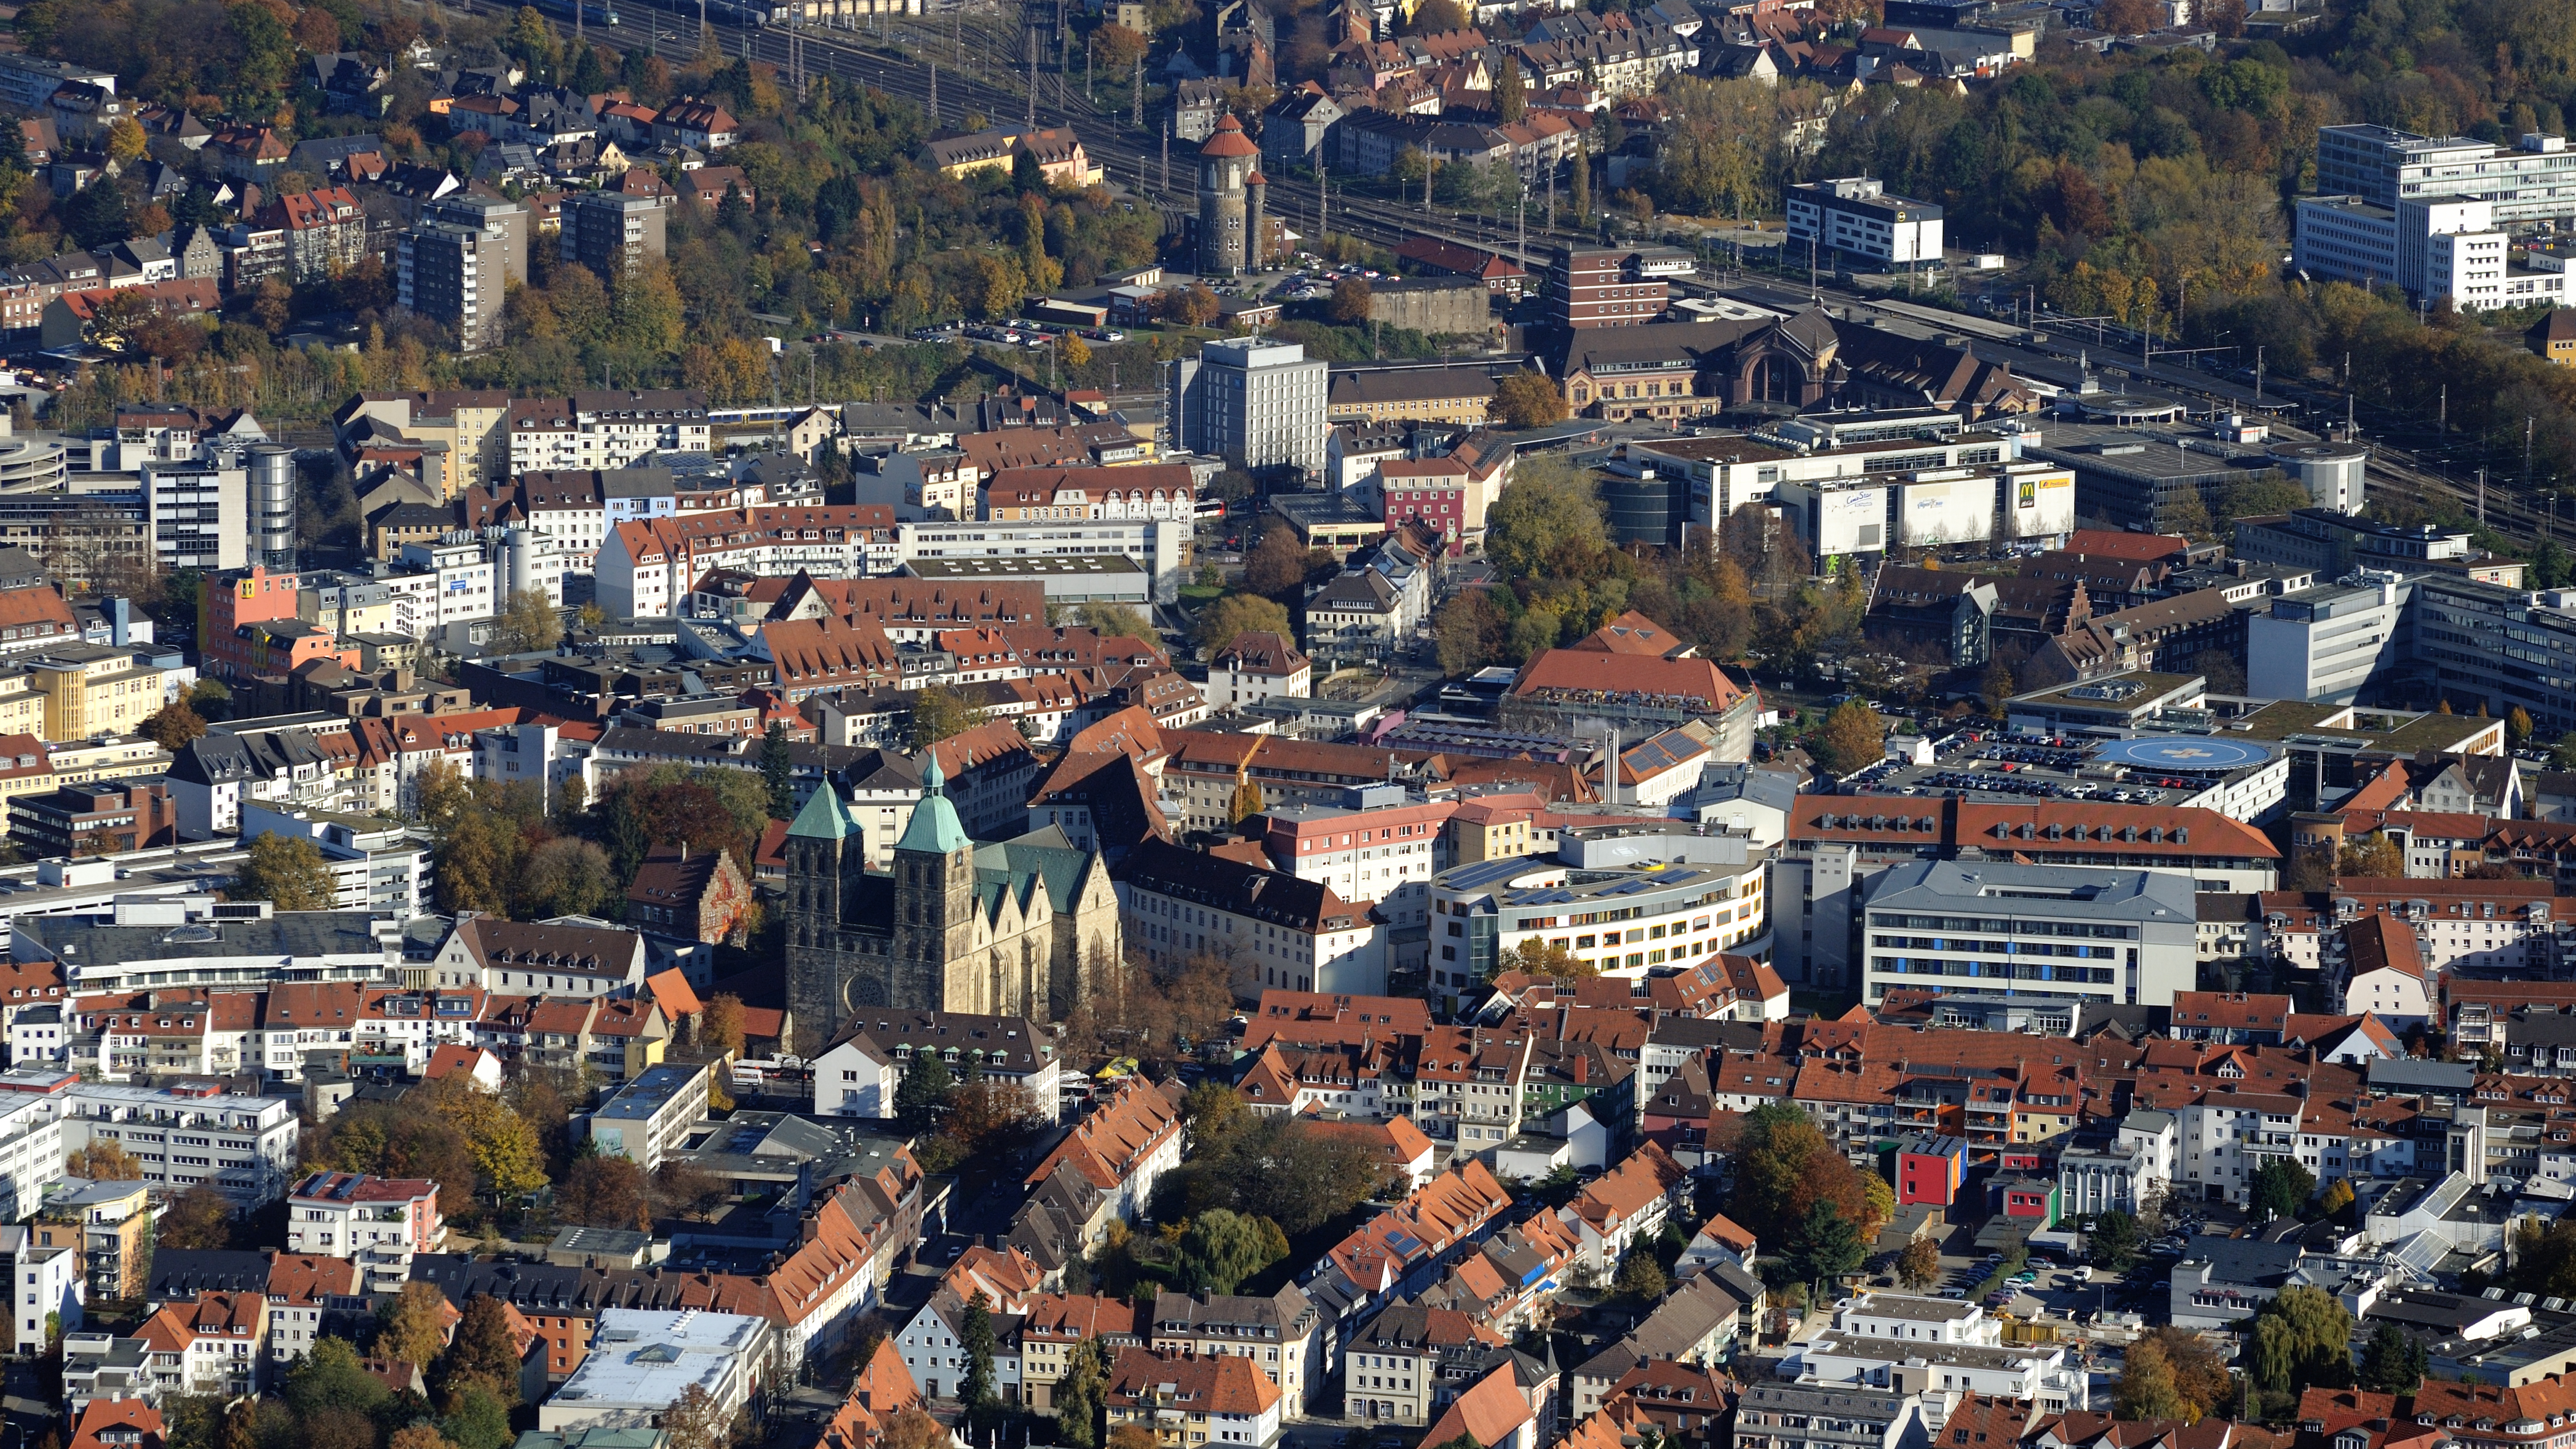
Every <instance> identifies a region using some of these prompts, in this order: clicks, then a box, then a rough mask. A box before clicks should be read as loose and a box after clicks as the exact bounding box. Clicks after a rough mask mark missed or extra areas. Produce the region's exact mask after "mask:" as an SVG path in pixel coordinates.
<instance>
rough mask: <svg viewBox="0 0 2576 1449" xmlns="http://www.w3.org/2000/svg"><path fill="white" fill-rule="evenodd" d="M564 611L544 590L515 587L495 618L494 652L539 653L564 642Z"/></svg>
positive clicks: (493, 632)
mask: <svg viewBox="0 0 2576 1449" xmlns="http://www.w3.org/2000/svg"><path fill="white" fill-rule="evenodd" d="M563 636H564V627H563V615H562V613H561V612H559V611H558V610H557V609H556V608H555V606H554V601H553V600H551V599H548V598H547V597H546V596H545V593H544V592H543V591H542V590H538V589H513V590H512V591H511V592H510V601H509V602H508V603H507V604H505V605H503V606H502V609H501V617H499V618H497V619H495V620H493V621H492V652H493V653H495V654H538V653H543V652H545V651H547V650H550V649H552V648H554V647H555V646H556V645H557V644H560V643H562V642H563Z"/></svg>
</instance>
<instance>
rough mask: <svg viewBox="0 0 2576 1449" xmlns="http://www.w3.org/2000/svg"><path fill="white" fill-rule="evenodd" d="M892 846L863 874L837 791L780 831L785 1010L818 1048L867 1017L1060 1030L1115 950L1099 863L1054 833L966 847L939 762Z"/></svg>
mask: <svg viewBox="0 0 2576 1449" xmlns="http://www.w3.org/2000/svg"><path fill="white" fill-rule="evenodd" d="M922 786H923V791H924V793H923V796H922V800H921V803H920V804H919V805H918V806H916V807H915V808H914V810H913V812H912V819H911V822H910V823H909V824H908V825H907V826H906V827H905V829H904V833H903V836H902V838H901V839H899V840H897V841H896V842H895V846H894V869H893V871H892V873H891V874H886V875H878V874H872V873H871V872H869V871H868V869H867V868H866V867H867V858H868V851H867V847H866V842H865V841H864V839H863V838H862V831H861V828H860V826H859V823H858V821H857V820H856V819H854V818H852V816H851V815H850V812H849V808H848V807H847V806H846V805H845V804H843V803H842V801H841V798H840V794H839V792H838V791H837V790H836V789H833V788H831V787H829V786H826V787H825V788H823V789H819V790H816V791H815V792H814V795H813V797H812V798H811V799H809V800H808V801H807V802H806V803H805V808H804V809H802V810H800V811H798V812H797V815H796V819H795V821H794V823H792V824H791V825H790V826H789V827H788V831H787V840H786V844H785V853H786V856H787V903H786V910H785V921H784V925H785V930H786V941H787V959H786V963H785V964H786V972H787V1005H788V1009H789V1010H790V1011H791V1012H793V1013H794V1015H795V1019H796V1024H797V1025H798V1026H799V1027H801V1028H805V1029H809V1030H811V1031H814V1032H816V1033H818V1037H817V1040H818V1042H820V1043H830V1042H834V1041H837V1040H839V1039H840V1036H841V1033H842V1026H843V1023H844V1021H845V1020H846V1019H847V1018H848V1017H849V1016H850V1015H851V1014H852V1013H854V1012H856V1011H860V1010H864V1009H867V1008H871V1007H881V1006H882V1007H895V1008H900V1009H905V1010H929V1011H956V1012H970V1013H973V1014H976V1015H980V1016H1020V1017H1026V1018H1028V1019H1029V1020H1032V1021H1039V1022H1048V1021H1058V1020H1062V1019H1063V1018H1064V1017H1065V1016H1066V1015H1067V1014H1069V1013H1070V1012H1071V1011H1072V1010H1073V1005H1074V1003H1075V1002H1076V1001H1077V1000H1079V999H1080V998H1081V996H1082V994H1083V992H1084V991H1085V989H1086V979H1087V968H1088V967H1089V965H1090V964H1091V963H1093V962H1096V961H1108V960H1115V959H1117V956H1118V954H1119V952H1120V951H1121V950H1122V949H1123V942H1122V939H1121V936H1120V931H1119V923H1118V898H1117V896H1116V894H1115V893H1114V891H1113V890H1112V889H1111V886H1110V881H1109V866H1108V863H1107V862H1106V861H1104V860H1103V859H1102V858H1101V857H1100V855H1099V853H1098V852H1097V851H1084V850H1078V849H1075V848H1074V847H1073V846H1072V845H1071V844H1070V843H1069V842H1068V841H1067V840H1066V839H1065V836H1064V834H1063V832H1062V831H1061V830H1057V829H1054V828H1049V829H1046V830H1041V831H1037V832H1035V833H1033V834H1030V835H1024V836H1020V837H1018V838H1017V839H1013V840H1007V841H995V842H982V843H979V842H977V841H975V840H973V839H971V838H970V837H969V836H968V835H967V834H966V830H965V827H964V825H963V824H961V823H960V822H959V820H958V817H957V809H956V806H955V805H954V804H952V803H951V802H950V801H949V799H948V796H947V791H946V781H945V780H944V779H943V778H942V777H941V775H940V772H939V766H938V762H937V760H936V759H933V760H932V761H931V763H930V768H929V769H928V771H926V772H925V773H924V775H923V776H922Z"/></svg>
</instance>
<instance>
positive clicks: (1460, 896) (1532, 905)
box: [1430, 857, 1770, 989]
mask: <svg viewBox="0 0 2576 1449" xmlns="http://www.w3.org/2000/svg"><path fill="white" fill-rule="evenodd" d="M1764 876H1765V869H1764V863H1763V862H1762V861H1761V860H1760V859H1758V858H1757V859H1749V860H1746V861H1743V862H1740V863H1734V864H1727V863H1718V862H1710V863H1700V862H1697V861H1693V862H1691V863H1688V864H1678V865H1657V866H1654V867H1649V868H1647V869H1644V870H1579V869H1575V868H1573V867H1571V866H1568V865H1566V864H1565V863H1563V862H1562V861H1557V860H1547V859H1541V858H1536V857H1520V858H1510V857H1507V858H1504V859H1501V860H1487V861H1479V862H1477V863H1475V864H1472V865H1461V866H1456V867H1453V868H1451V869H1449V870H1445V871H1442V872H1441V873H1440V874H1438V875H1436V876H1433V877H1432V878H1431V920H1430V925H1431V973H1432V974H1431V984H1432V986H1433V988H1434V989H1439V988H1442V987H1449V988H1453V989H1454V988H1457V987H1463V986H1466V985H1469V984H1471V983H1473V982H1477V981H1482V980H1484V979H1486V978H1487V977H1489V976H1491V975H1493V968H1494V963H1495V961H1496V960H1497V959H1499V958H1500V957H1501V955H1502V953H1504V952H1506V951H1511V950H1516V949H1518V948H1519V947H1521V946H1522V945H1525V944H1545V945H1549V946H1560V947H1563V948H1564V949H1566V950H1567V951H1569V952H1571V953H1573V955H1574V956H1575V958H1576V959H1578V960H1580V961H1582V962H1584V963H1585V964H1586V965H1587V966H1591V967H1593V968H1595V969H1596V970H1597V972H1598V973H1599V974H1600V975H1603V976H1623V977H1630V978H1637V977H1642V976H1644V975H1645V974H1646V973H1647V972H1649V971H1652V970H1653V969H1655V968H1656V967H1658V966H1663V965H1668V964H1671V965H1689V964H1693V963H1697V962H1702V961H1704V960H1714V958H1715V957H1716V956H1717V954H1718V953H1719V952H1722V951H1731V952H1736V953H1738V954H1742V955H1749V956H1767V955H1768V954H1769V944H1768V941H1767V937H1768V936H1769V934H1770V919H1769V914H1768V912H1767V911H1766V909H1765V896H1764Z"/></svg>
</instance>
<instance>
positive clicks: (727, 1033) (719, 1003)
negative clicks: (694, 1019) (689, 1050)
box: [698, 991, 743, 1058]
mask: <svg viewBox="0 0 2576 1449" xmlns="http://www.w3.org/2000/svg"><path fill="white" fill-rule="evenodd" d="M742 1019H743V1018H742V998H741V997H739V996H736V995H734V994H733V993H732V992H730V991H720V992H717V993H716V994H715V995H713V996H711V997H708V998H707V1009H706V1011H705V1013H704V1014H703V1015H701V1016H700V1017H699V1018H698V1049H699V1050H700V1051H703V1052H705V1053H706V1054H707V1055H708V1056H709V1057H711V1058H712V1057H739V1056H741V1055H742V1050H743V1034H742Z"/></svg>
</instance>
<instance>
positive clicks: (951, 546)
mask: <svg viewBox="0 0 2576 1449" xmlns="http://www.w3.org/2000/svg"><path fill="white" fill-rule="evenodd" d="M1322 365H1323V364H1321V363H1317V364H1316V366H1318V367H1321V366H1322ZM1195 526H1196V525H1195V523H1194V521H1192V520H1190V519H1186V518H1183V519H1169V518H1162V519H1157V518H1099V519H1087V520H1079V521H1069V522H1062V523H1056V522H1043V523H1041V522H1018V521H1008V522H963V523H906V524H901V525H898V526H897V527H896V529H895V547H894V557H893V559H892V562H894V563H897V564H915V563H943V562H948V563H953V562H958V561H962V560H987V559H994V560H1005V561H1009V560H1027V559H1078V558H1103V557H1111V558H1124V559H1130V560H1133V561H1134V562H1135V563H1136V565H1137V566H1138V567H1140V568H1143V569H1145V570H1147V571H1148V572H1149V573H1150V574H1151V575H1152V579H1153V596H1154V599H1155V601H1156V602H1158V603H1170V602H1171V601H1172V600H1174V599H1177V598H1179V597H1180V587H1181V557H1182V552H1183V545H1184V544H1185V543H1186V542H1187V541H1188V539H1189V538H1190V535H1191V531H1192V530H1193V528H1195ZM872 571H873V570H872Z"/></svg>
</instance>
